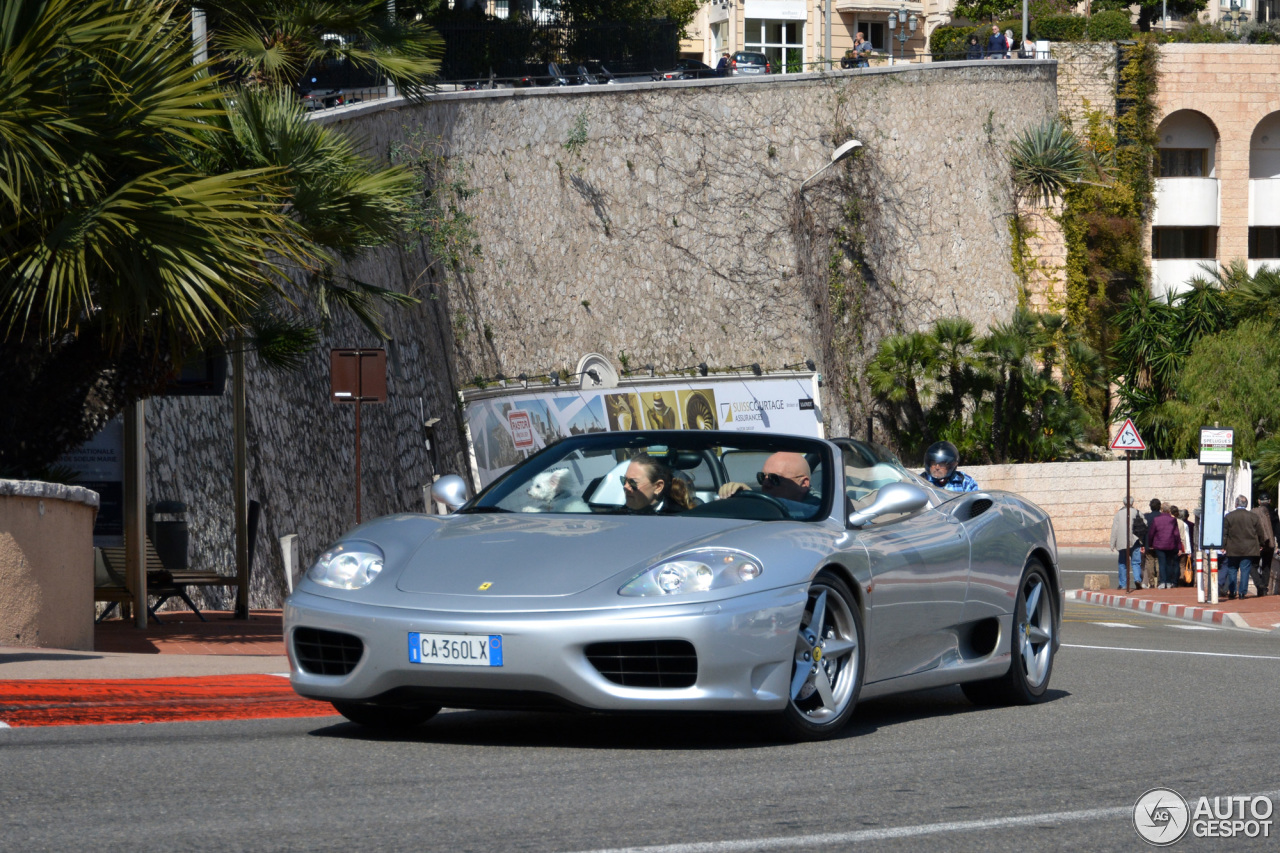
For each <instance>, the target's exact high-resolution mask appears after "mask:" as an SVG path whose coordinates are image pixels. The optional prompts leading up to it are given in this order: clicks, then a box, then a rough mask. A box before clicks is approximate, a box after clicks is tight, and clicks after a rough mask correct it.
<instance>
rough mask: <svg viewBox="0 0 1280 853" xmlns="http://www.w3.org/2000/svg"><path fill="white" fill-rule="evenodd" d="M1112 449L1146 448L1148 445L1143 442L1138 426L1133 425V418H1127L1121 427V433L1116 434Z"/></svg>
mask: <svg viewBox="0 0 1280 853" xmlns="http://www.w3.org/2000/svg"><path fill="white" fill-rule="evenodd" d="M1111 449H1112V450H1146V449H1147V446H1146V445H1145V444H1143V443H1142V436H1140V435H1138V428H1137V427H1136V426H1134V425H1133V419H1132V418H1125V420H1124V426H1122V427H1120V433H1119V434H1118V435H1117V436H1116V440H1115V441H1113V442H1111Z"/></svg>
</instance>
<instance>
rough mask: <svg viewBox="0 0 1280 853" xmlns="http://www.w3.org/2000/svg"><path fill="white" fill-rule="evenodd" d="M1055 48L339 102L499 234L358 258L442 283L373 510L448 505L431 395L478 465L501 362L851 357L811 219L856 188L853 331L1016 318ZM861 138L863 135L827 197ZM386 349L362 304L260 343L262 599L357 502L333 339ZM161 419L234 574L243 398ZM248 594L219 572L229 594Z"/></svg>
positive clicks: (414, 327)
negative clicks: (428, 501)
mask: <svg viewBox="0 0 1280 853" xmlns="http://www.w3.org/2000/svg"><path fill="white" fill-rule="evenodd" d="M1056 69H1057V65H1056V64H1055V63H1053V62H1047V61H1046V62H1038V61H1024V62H1016V63H1015V62H974V63H935V64H930V65H923V66H920V65H913V66H909V67H907V66H904V67H896V68H886V69H883V70H881V69H872V70H870V71H857V72H855V71H848V72H837V73H834V74H829V75H818V74H809V75H787V76H785V77H768V78H764V79H757V80H745V79H734V80H724V81H715V82H712V83H710V84H695V83H667V84H629V85H621V86H599V87H583V88H579V87H570V88H567V89H522V90H510V89H509V90H499V91H496V92H478V93H454V94H446V95H441V96H438V97H436V98H434V99H432V100H431V101H430V102H428V103H425V104H422V105H416V106H415V105H409V104H407V103H405V102H403V101H391V102H379V103H371V104H365V105H356V106H353V107H348V108H342V109H339V110H334V111H327V112H326V113H324V114H323V115H321V116H317V118H316V120H318V121H324V122H332V123H335V124H337V125H338V126H340V127H341V128H342V129H344V130H345V131H347V132H349V133H351V134H352V135H353V136H355V137H357V138H359V139H361V140H363V141H364V142H365V143H366V145H367V147H368V150H369V151H370V152H372V153H373V154H374V155H375V156H378V157H384V158H385V157H390V156H391V154H392V153H393V152H394V151H396V150H398V148H399V147H401V146H403V145H405V144H406V143H410V144H412V143H417V144H425V145H428V146H429V148H430V150H431V151H434V152H438V153H439V154H441V155H443V156H444V157H445V158H446V160H447V162H448V164H449V165H450V167H451V168H452V170H453V172H452V177H453V178H456V179H457V181H458V182H459V183H460V184H461V185H462V188H463V189H465V191H464V192H461V193H458V194H456V195H454V196H452V197H451V198H450V199H449V201H451V202H452V203H454V204H456V205H457V208H458V210H460V211H462V212H463V213H464V214H466V215H468V216H470V217H471V218H472V227H473V228H474V231H475V238H474V248H475V250H476V253H475V254H469V255H468V258H469V262H468V263H469V267H470V269H469V270H465V271H462V272H460V273H458V274H456V275H455V274H449V273H448V272H447V270H443V269H442V268H441V267H440V266H439V265H436V264H434V263H433V260H434V259H432V258H430V257H428V256H427V255H426V254H425V253H424V252H423V251H422V250H421V249H420V248H403V247H396V248H393V249H387V250H385V251H382V252H380V253H377V254H376V255H374V256H373V257H370V258H368V259H365V260H363V261H361V262H360V263H359V264H357V265H355V266H354V267H353V268H352V269H351V270H350V271H351V272H352V274H353V275H356V276H357V277H359V278H361V279H363V280H365V281H370V282H372V283H374V284H378V285H382V286H385V287H391V288H395V289H397V290H401V291H405V292H411V293H414V294H416V295H418V296H420V297H421V298H422V300H423V301H422V304H421V305H420V306H418V307H417V308H414V309H411V310H406V311H399V312H394V313H388V323H389V329H390V332H391V334H392V335H393V336H394V338H395V340H396V347H395V352H393V353H392V354H391V355H392V358H391V359H390V362H391V366H390V372H391V378H390V382H389V392H390V400H389V402H388V403H387V404H385V405H380V406H379V405H370V406H366V407H365V408H364V456H363V465H364V471H365V478H364V511H365V515H366V517H372V516H374V515H377V514H381V513H387V512H392V511H401V510H411V511H412V510H420V509H421V508H422V505H423V504H422V498H421V492H420V487H421V486H422V485H423V484H426V483H429V482H430V481H431V477H432V476H433V474H434V473H435V469H434V468H433V467H432V463H431V460H430V459H429V455H428V453H427V450H426V447H425V438H426V436H425V433H424V432H423V429H422V420H423V418H424V417H425V418H432V417H438V418H441V422H440V424H439V426H438V427H437V432H436V439H437V450H438V451H439V453H440V454H441V455H440V471H441V472H445V471H454V472H459V471H462V470H464V469H463V468H462V460H463V459H464V456H463V450H464V447H465V442H464V439H463V431H462V425H461V423H460V420H459V417H458V407H457V404H456V399H457V391H458V390H459V388H460V387H462V386H463V385H466V384H468V383H470V382H471V381H472V379H473V378H474V377H478V376H479V377H493V376H495V375H496V374H497V373H499V372H501V373H504V374H505V375H507V376H509V377H514V376H516V375H517V374H519V373H521V372H525V373H528V374H530V375H538V374H543V373H546V372H547V371H548V370H552V369H557V370H558V369H564V368H567V369H569V370H573V369H574V366H575V365H576V363H577V360H578V359H579V358H580V357H581V356H582V355H583V354H585V353H588V352H599V353H604V354H606V355H607V356H609V357H610V358H613V359H615V364H616V366H617V367H619V368H621V367H622V365H621V363H620V362H621V359H622V355H623V354H624V353H625V355H626V356H627V358H628V360H629V361H630V362H631V363H632V364H633V365H640V364H646V363H650V364H653V365H654V366H655V368H656V369H657V371H658V373H659V375H661V374H663V373H671V372H673V371H675V370H676V369H678V368H682V367H687V366H690V365H695V364H697V363H698V362H700V361H705V362H706V363H707V364H708V365H710V366H711V368H712V369H724V368H727V367H732V366H738V365H743V364H751V363H752V362H757V363H759V364H761V365H762V366H763V367H764V368H766V369H776V368H779V367H781V366H782V365H784V364H789V363H795V362H797V361H800V360H802V359H804V358H806V357H812V358H815V359H817V360H818V363H819V370H830V369H831V367H830V366H829V365H826V364H824V359H825V358H827V356H828V350H829V346H828V343H827V342H825V341H824V340H823V336H822V335H821V334H820V331H819V330H820V327H821V323H820V320H821V317H820V307H819V306H820V305H822V304H824V302H823V300H824V298H825V296H824V294H823V293H821V292H820V291H821V290H823V289H825V287H826V283H825V278H822V276H823V275H825V271H826V270H827V269H828V268H829V266H830V258H829V257H828V255H827V254H825V253H826V252H827V251H828V249H827V247H828V246H829V245H830V243H829V242H822V241H811V240H810V239H809V238H810V237H811V236H812V235H811V234H810V233H808V231H807V230H804V231H801V233H797V229H798V227H799V226H798V223H800V222H805V223H807V224H806V226H805V229H808V228H814V229H824V230H825V232H827V233H834V232H836V231H838V230H839V229H840V228H842V227H844V226H845V225H846V224H847V219H846V205H847V204H849V203H850V202H853V201H855V200H856V203H857V204H858V205H859V207H860V210H861V214H862V216H863V221H864V223H865V224H864V226H861V231H860V233H859V234H857V235H854V236H856V237H858V238H859V239H861V240H864V241H865V247H866V274H867V278H868V280H869V286H868V290H867V292H866V293H865V294H863V296H862V297H860V298H861V299H862V308H861V309H860V310H861V311H862V315H861V316H862V318H863V319H862V321H861V322H859V323H851V324H850V327H849V328H848V329H846V330H845V331H844V332H842V333H843V334H848V335H856V336H858V337H859V338H860V339H861V340H862V342H863V344H864V348H865V349H871V350H873V349H874V345H875V343H876V341H878V340H879V337H880V336H882V335H883V334H886V333H888V332H891V331H898V330H902V329H915V328H923V327H926V326H928V325H929V324H930V323H931V322H932V321H933V320H934V319H936V318H937V317H940V316H947V315H954V314H960V315H963V316H966V317H968V318H969V319H971V320H972V321H973V322H974V323H975V324H976V325H977V326H978V328H979V330H982V329H985V328H986V326H987V325H989V324H990V323H993V322H999V321H1003V320H1005V319H1007V318H1008V316H1009V315H1010V314H1011V312H1012V310H1013V308H1014V306H1015V305H1016V304H1017V301H1018V281H1017V278H1016V276H1015V275H1014V273H1013V271H1012V269H1011V267H1010V253H1009V232H1008V224H1007V218H1008V216H1009V215H1010V213H1011V212H1012V198H1011V195H1010V189H1011V188H1010V183H1009V170H1008V165H1007V162H1006V159H1005V154H1006V148H1007V143H1008V141H1009V140H1010V139H1011V138H1012V137H1013V135H1014V134H1015V133H1017V132H1018V131H1020V130H1022V129H1023V128H1025V127H1028V126H1030V125H1034V124H1038V123H1040V122H1041V121H1043V120H1044V119H1045V118H1046V117H1048V116H1051V115H1053V114H1054V113H1056V111H1057V99H1056V90H1055V81H1056ZM1010 105H1016V108H1010ZM850 136H853V137H855V138H857V139H859V140H860V141H861V142H862V143H863V146H864V147H863V154H862V156H861V157H860V158H859V159H858V160H857V161H856V162H848V163H844V164H841V165H839V166H837V167H836V168H835V169H833V170H829V171H828V172H826V173H824V174H823V175H820V176H819V177H818V178H817V179H815V180H814V181H813V182H811V183H810V184H809V186H808V187H807V188H806V190H805V192H804V194H803V196H802V195H801V194H800V192H799V190H800V187H801V184H802V182H803V181H804V180H805V179H806V177H808V176H810V175H811V174H813V173H814V172H815V171H817V170H818V169H819V168H820V167H821V166H823V165H824V164H825V163H826V162H828V158H829V156H830V153H831V151H832V150H833V148H834V146H835V145H836V144H838V143H839V142H843V141H844V140H845V139H847V138H849V137H850ZM845 188H851V195H844V194H842V193H843V191H844V190H845ZM800 238H803V239H800ZM803 251H807V252H809V253H810V254H812V255H813V256H812V257H809V256H804V257H802V256H801V253H802V252H803ZM804 269H808V270H811V271H815V273H816V274H815V276H813V277H809V278H806V277H805V276H804V275H802V273H801V271H802V270H804ZM377 343H378V342H377V341H376V340H374V339H373V338H372V336H370V335H369V334H368V333H367V332H365V331H363V330H362V329H360V328H359V327H357V326H356V325H355V324H354V323H351V322H349V321H342V322H339V323H338V324H336V326H335V328H334V329H333V330H332V332H331V333H330V334H329V335H328V337H327V338H326V339H325V340H324V341H323V342H322V344H321V347H320V349H319V351H318V352H317V353H316V354H315V355H314V356H313V357H312V358H311V359H310V360H309V361H308V363H307V365H306V367H305V368H304V369H303V370H301V371H299V372H297V373H293V374H287V375H281V374H276V373H272V372H270V371H267V370H264V369H262V368H260V367H259V366H257V365H256V363H255V362H254V360H253V359H252V358H250V365H249V368H248V371H247V374H248V387H249V444H250V465H249V478H250V497H251V498H255V499H258V500H260V501H262V503H263V513H262V522H261V529H260V532H259V539H258V551H257V557H256V559H255V564H254V574H253V580H252V582H251V586H250V604H251V606H253V607H267V606H277V605H278V604H279V602H280V598H281V594H282V592H283V575H282V572H281V561H280V554H279V547H278V544H277V539H278V537H279V536H281V535H284V534H286V533H297V534H299V536H300V540H299V543H298V544H299V554H300V556H301V559H302V560H303V561H304V562H306V561H309V560H311V559H313V558H314V556H315V555H316V554H317V553H318V552H319V550H320V549H321V548H323V547H324V546H325V545H326V544H327V543H328V542H329V541H331V540H332V539H333V538H335V537H336V536H337V535H339V534H340V533H341V532H343V531H344V530H346V529H349V528H350V527H351V526H352V524H353V522H354V496H353V485H352V484H353V477H354V474H353V467H354V464H353V448H354V435H353V424H352V422H353V413H352V411H351V409H350V408H349V407H346V406H335V405H333V404H331V403H329V401H328V393H327V392H328V361H327V351H328V349H329V347H331V346H346V347H349V346H371V345H376V344H377ZM865 349H864V351H865ZM836 402H837V401H834V400H829V401H827V403H828V405H827V406H826V412H827V413H828V423H827V427H828V431H829V432H831V433H832V434H838V433H842V432H846V431H847V430H848V428H849V427H848V424H849V421H850V416H849V413H848V411H841V407H840V406H839V405H835V404H834V403H836ZM853 420H854V422H857V423H861V422H862V420H861V418H860V417H858V416H857V413H854V418H853ZM147 422H148V437H147V441H148V444H147V451H148V460H149V475H148V498H149V499H152V500H155V499H176V500H182V501H185V502H186V503H187V504H188V522H189V524H190V528H191V535H192V563H193V566H195V567H197V568H201V569H206V568H207V569H215V570H219V571H223V572H226V573H230V572H231V571H232V561H233V557H232V551H233V545H232V542H233V536H232V528H231V517H232V512H231V401H230V398H229V396H227V397H222V398H173V399H164V400H156V401H153V402H151V403H149V404H148V415H147ZM229 603H230V597H229V596H228V595H226V594H225V593H220V592H218V591H216V590H211V591H209V592H208V593H207V594H205V604H207V605H209V606H215V607H218V606H221V607H226V606H228V604H229Z"/></svg>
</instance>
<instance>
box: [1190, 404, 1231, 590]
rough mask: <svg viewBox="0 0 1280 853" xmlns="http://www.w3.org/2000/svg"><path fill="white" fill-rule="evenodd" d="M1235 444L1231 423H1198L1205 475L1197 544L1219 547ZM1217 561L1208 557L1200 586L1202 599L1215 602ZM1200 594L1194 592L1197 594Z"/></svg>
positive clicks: (1213, 547) (1210, 547) (1214, 552)
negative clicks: (1201, 585) (1220, 425)
mask: <svg viewBox="0 0 1280 853" xmlns="http://www.w3.org/2000/svg"><path fill="white" fill-rule="evenodd" d="M1234 445H1235V430H1234V429H1232V428H1231V427H1225V428H1224V427H1219V426H1218V425H1217V424H1214V425H1213V426H1211V427H1200V464H1201V465H1203V466H1205V469H1204V479H1203V480H1202V481H1201V483H1200V506H1202V507H1204V514H1203V515H1202V516H1201V517H1200V547H1201V548H1203V549H1205V550H1207V551H1212V552H1213V556H1215V557H1216V556H1217V553H1216V552H1217V550H1218V549H1219V548H1221V547H1222V517H1223V516H1224V515H1226V514H1227V471H1226V468H1227V466H1228V465H1230V464H1231V461H1232V451H1233V449H1234ZM1215 563H1216V561H1214V560H1211V561H1210V564H1209V565H1210V570H1209V572H1208V576H1207V577H1206V578H1205V581H1206V584H1205V586H1206V587H1207V588H1206V589H1205V590H1203V594H1204V596H1205V600H1206V601H1208V602H1209V603H1210V604H1217V603H1218V573H1217V571H1216V566H1215ZM1200 595H1201V592H1200V591H1197V592H1196V598H1197V599H1198V598H1199V597H1200Z"/></svg>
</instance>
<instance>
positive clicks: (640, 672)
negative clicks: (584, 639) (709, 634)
mask: <svg viewBox="0 0 1280 853" xmlns="http://www.w3.org/2000/svg"><path fill="white" fill-rule="evenodd" d="M586 654H587V660H589V661H590V662H591V665H592V666H594V667H595V668H596V669H597V670H598V671H599V673H600V674H601V675H603V676H604V677H605V678H607V679H609V680H610V681H612V682H613V683H614V684H621V685H623V686H624V687H662V688H669V689H674V688H679V687H692V686H693V685H694V682H696V681H697V680H698V653H697V652H696V651H694V648H693V643H690V642H687V641H685V640H638V641H633V642H627V643H592V644H591V645H589V646H587V648H586Z"/></svg>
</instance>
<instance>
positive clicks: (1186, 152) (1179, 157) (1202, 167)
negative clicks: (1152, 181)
mask: <svg viewBox="0 0 1280 853" xmlns="http://www.w3.org/2000/svg"><path fill="white" fill-rule="evenodd" d="M1208 171H1209V152H1208V150H1207V149H1204V148H1161V149H1160V160H1159V162H1157V164H1156V177H1157V178H1203V177H1204V176H1205V175H1206V174H1207V173H1208Z"/></svg>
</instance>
